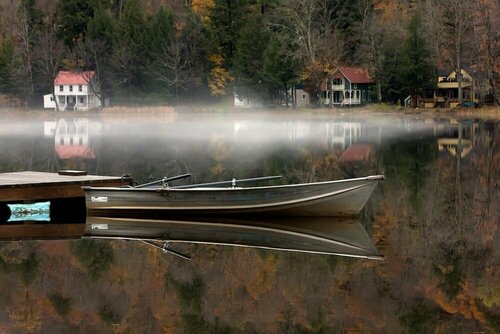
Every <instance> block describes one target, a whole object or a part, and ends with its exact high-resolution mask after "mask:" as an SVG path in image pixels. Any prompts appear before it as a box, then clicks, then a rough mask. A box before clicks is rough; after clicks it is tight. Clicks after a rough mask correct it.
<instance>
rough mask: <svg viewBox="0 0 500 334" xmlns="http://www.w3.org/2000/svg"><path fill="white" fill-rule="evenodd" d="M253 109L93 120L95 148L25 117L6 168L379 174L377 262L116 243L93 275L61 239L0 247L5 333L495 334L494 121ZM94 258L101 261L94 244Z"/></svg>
mask: <svg viewBox="0 0 500 334" xmlns="http://www.w3.org/2000/svg"><path fill="white" fill-rule="evenodd" d="M258 117H260V116H259V115H258V116H256V117H253V116H249V115H239V116H232V117H227V118H224V117H221V118H220V119H218V120H215V121H214V120H213V117H212V118H210V117H209V116H204V115H201V116H196V117H194V116H189V115H188V116H186V115H184V116H183V115H179V116H178V117H177V118H175V119H174V120H171V119H168V120H165V119H157V118H154V119H148V118H145V119H144V120H138V119H133V120H132V121H131V122H126V121H116V120H114V119H113V118H111V117H110V118H106V117H104V116H103V117H102V118H101V119H97V118H96V119H90V120H89V121H88V122H87V123H86V124H88V125H89V127H88V129H89V131H88V133H89V138H86V139H88V141H86V139H85V140H84V141H82V143H85V145H88V147H89V148H90V149H91V150H92V152H93V155H86V156H81V157H74V156H72V157H71V159H64V158H62V157H61V156H58V155H57V152H56V151H55V144H57V143H55V139H54V134H50V133H48V134H46V136H45V137H42V136H40V135H38V133H40V131H39V130H36V131H35V130H34V129H39V128H40V127H43V126H42V125H40V124H35V125H31V126H27V125H26V126H25V132H23V133H12V132H8V133H7V134H5V133H4V134H2V133H0V136H2V140H1V141H0V148H1V149H0V161H1V163H0V170H1V171H18V170H24V169H34V170H40V171H56V170H57V169H59V168H60V167H61V166H77V167H79V168H81V167H82V166H83V167H85V168H87V169H88V170H89V172H90V173H99V174H103V175H106V174H107V175H120V174H122V173H129V174H131V175H133V176H134V177H135V178H136V179H137V180H138V181H140V182H143V181H146V180H147V179H148V178H149V177H150V176H151V175H154V176H156V177H162V176H165V175H175V174H181V173H184V172H190V173H192V174H193V175H194V180H192V181H193V182H197V181H204V182H205V181H206V182H208V181H217V180H222V179H231V178H232V177H235V176H236V177H239V178H246V177H254V176H261V175H275V174H282V175H283V176H284V180H283V182H285V183H296V182H311V181H321V180H328V179H336V178H344V177H356V176H363V175H368V174H376V173H378V172H380V171H384V172H385V174H386V176H387V180H386V181H385V182H384V183H383V184H382V185H381V186H380V187H379V188H378V189H377V190H376V191H375V193H374V195H373V198H372V199H371V201H370V202H369V204H368V205H367V207H366V209H365V211H364V212H363V214H362V216H361V217H360V220H361V221H362V223H363V224H364V225H365V227H367V230H368V231H370V233H372V240H373V241H374V242H375V244H376V246H377V247H378V249H379V250H380V251H381V252H382V253H383V254H384V255H385V256H386V261H385V262H384V263H380V262H370V261H366V260H350V259H344V258H332V257H328V256H320V255H314V256H312V255H304V254H294V253H282V252H276V251H258V250H252V249H239V248H230V247H221V246H203V245H193V246H189V245H188V246H183V247H184V249H185V250H189V251H188V252H189V253H190V254H191V256H192V258H193V260H192V261H191V262H183V261H182V260H179V259H177V258H174V257H166V256H164V255H162V254H161V252H160V251H157V250H155V249H152V248H145V247H143V246H142V245H140V244H136V243H130V242H129V243H126V242H109V245H111V248H106V249H107V250H108V251H109V250H111V252H112V256H109V252H108V253H106V254H105V255H106V256H107V257H106V258H107V259H109V258H112V263H111V264H110V265H109V267H106V268H107V269H106V272H103V273H102V274H101V275H100V276H99V277H97V278H96V277H94V276H91V275H90V274H89V272H88V271H87V270H86V265H84V263H82V261H81V258H85V257H84V254H83V255H82V254H79V257H76V256H75V255H74V254H73V253H72V252H71V251H70V249H71V247H73V248H74V245H73V246H71V247H70V243H69V242H67V241H39V242H24V243H23V245H27V247H28V248H26V249H25V250H24V251H21V250H20V249H19V247H13V246H14V245H19V244H17V243H2V244H1V245H0V270H1V273H0V277H1V280H2V284H1V285H0V296H1V297H0V328H1V329H4V330H6V331H15V330H17V331H22V332H29V331H32V332H40V331H45V332H68V331H71V330H72V329H74V328H78V329H79V330H80V331H82V332H90V331H97V332H103V331H115V332H127V331H129V332H144V331H147V332H161V331H166V332H169V331H171V332H183V331H184V332H189V333H196V332H200V333H201V332H203V333H205V332H209V331H211V332H214V333H216V332H217V333H220V332H224V333H250V332H251V333H254V332H257V333H263V332H272V333H276V332H279V333H320V332H321V333H346V332H364V331H367V332H405V331H408V332H411V333H427V332H443V333H450V332H473V331H492V332H494V331H499V330H500V323H499V321H498V319H499V315H500V312H499V308H500V272H499V270H498V268H500V263H499V262H500V254H499V252H500V249H499V247H498V245H499V244H500V243H499V241H500V240H499V236H500V232H499V226H498V222H499V212H500V201H499V200H498V199H499V198H500V191H499V189H500V184H499V183H500V139H499V135H500V133H499V132H500V126H499V122H498V121H490V120H466V119H462V120H454V119H449V118H446V119H425V118H424V117H419V116H391V118H384V117H383V116H379V117H377V118H369V117H366V116H352V117H349V118H347V117H345V116H336V117H333V116H328V115H327V116H324V115H323V116H316V117H310V116H308V117H299V116H294V117H293V119H291V120H290V119H286V120H285V119H281V118H279V117H273V118H270V119H267V120H260V119H259V118H258ZM11 122H14V123H15V121H11ZM4 124H9V123H8V122H7V123H5V122H4ZM78 124H83V123H82V122H81V121H79V122H78ZM92 124H94V125H92ZM92 127H94V128H92ZM0 130H1V129H0ZM74 143H77V142H74ZM75 145H76V144H75ZM73 146H74V145H73ZM65 150H66V151H65V152H66V153H67V152H68V151H67V150H68V149H67V148H65ZM69 150H70V151H71V152H73V151H74V152H77V151H78V150H76V149H74V150H73V151H72V148H69ZM72 242H76V243H77V242H78V241H72ZM87 246H88V245H87ZM28 249H29V252H27V250H28ZM81 249H85V248H81ZM87 249H88V247H87ZM181 250H182V249H181ZM26 252H27V253H26ZM16 254H17V255H16ZM89 255H92V258H93V259H95V261H99V256H100V255H99V252H98V248H96V249H94V250H92V254H89ZM16 259H18V260H16ZM79 259H80V260H79ZM96 263H99V262H96ZM27 278H29V279H27ZM56 295H57V296H58V298H59V299H57V300H62V301H64V303H65V305H68V307H67V308H68V309H67V310H66V308H65V312H61V311H60V310H59V309H58V308H57V307H55V306H54V300H55V299H54V297H53V296H56Z"/></svg>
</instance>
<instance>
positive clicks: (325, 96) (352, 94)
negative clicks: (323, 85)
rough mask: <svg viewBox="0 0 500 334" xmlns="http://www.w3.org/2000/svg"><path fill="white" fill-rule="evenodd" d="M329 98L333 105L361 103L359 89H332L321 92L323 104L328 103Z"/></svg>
mask: <svg viewBox="0 0 500 334" xmlns="http://www.w3.org/2000/svg"><path fill="white" fill-rule="evenodd" d="M330 98H332V102H331V104H333V105H335V106H350V105H359V104H361V103H362V101H361V91H360V90H351V91H341V90H333V91H331V92H330V91H325V92H322V98H321V100H322V101H323V104H324V105H330Z"/></svg>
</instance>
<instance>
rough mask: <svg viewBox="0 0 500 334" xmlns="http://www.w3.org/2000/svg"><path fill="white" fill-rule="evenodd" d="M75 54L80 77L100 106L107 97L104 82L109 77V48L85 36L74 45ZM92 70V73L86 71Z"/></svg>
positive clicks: (99, 41) (101, 42) (101, 41)
mask: <svg viewBox="0 0 500 334" xmlns="http://www.w3.org/2000/svg"><path fill="white" fill-rule="evenodd" d="M75 52H76V54H77V57H78V58H79V59H80V60H81V61H80V65H81V70H82V75H83V77H84V79H85V81H86V82H87V84H88V85H89V88H90V89H91V90H92V92H93V93H94V94H95V95H96V97H97V98H98V99H99V101H100V104H101V106H104V101H105V98H106V95H107V90H106V87H105V86H106V81H107V80H108V77H109V75H110V73H109V71H108V68H109V66H110V65H109V54H110V53H111V48H110V46H109V45H108V44H107V43H106V42H105V41H103V40H100V39H92V38H90V37H88V36H87V38H85V40H84V41H79V42H77V43H76V44H75ZM90 69H92V70H93V73H92V71H88V70H90Z"/></svg>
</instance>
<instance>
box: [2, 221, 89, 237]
mask: <svg viewBox="0 0 500 334" xmlns="http://www.w3.org/2000/svg"><path fill="white" fill-rule="evenodd" d="M84 233H85V224H19V225H3V224H0V240H1V241H8V240H9V241H14V240H43V239H50V240H55V239H68V238H73V239H79V238H80V237H81V236H82V235H83V234H84Z"/></svg>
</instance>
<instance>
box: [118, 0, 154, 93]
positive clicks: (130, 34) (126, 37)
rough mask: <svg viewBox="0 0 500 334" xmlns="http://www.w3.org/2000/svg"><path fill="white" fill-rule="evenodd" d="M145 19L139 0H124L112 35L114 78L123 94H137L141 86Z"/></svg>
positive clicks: (143, 65)
mask: <svg viewBox="0 0 500 334" xmlns="http://www.w3.org/2000/svg"><path fill="white" fill-rule="evenodd" d="M146 27H147V25H146V20H145V18H144V14H143V11H142V8H141V5H140V3H139V1H138V0H129V1H127V2H126V4H125V6H124V9H123V12H122V15H121V17H120V20H119V22H118V26H117V33H116V34H115V48H114V57H113V58H114V59H113V60H114V67H115V73H116V80H117V83H118V85H119V87H120V88H121V89H124V90H125V91H126V93H130V92H132V91H134V92H135V94H134V95H137V93H139V92H140V91H141V90H143V88H144V84H145V80H146V76H145V72H146V71H145V68H146V64H145V60H146V49H145V47H144V45H147V44H148V42H147V38H148V36H147V33H146V32H147V29H146Z"/></svg>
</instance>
